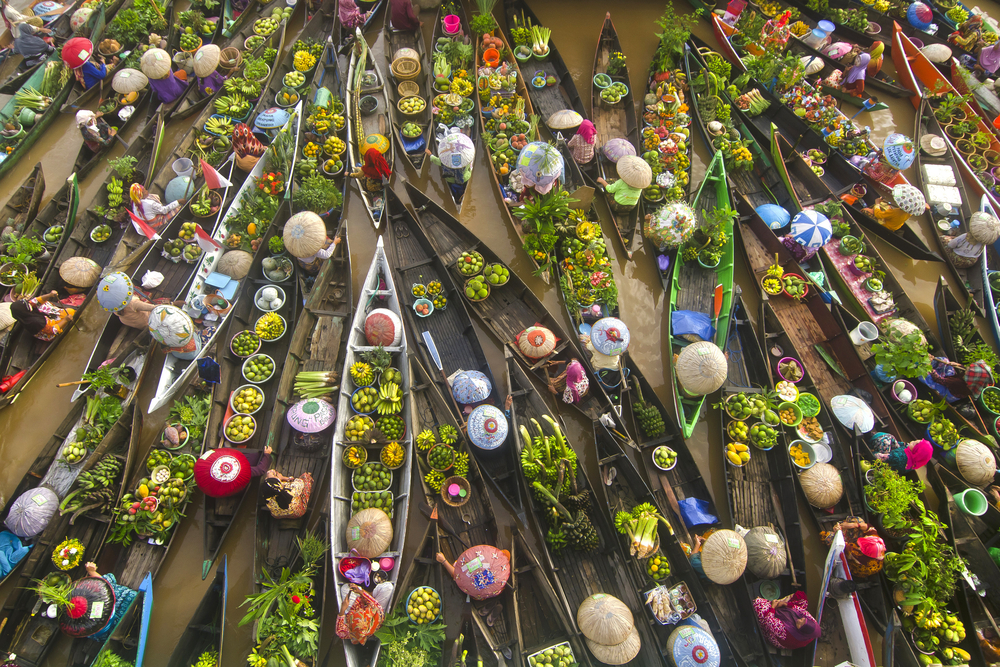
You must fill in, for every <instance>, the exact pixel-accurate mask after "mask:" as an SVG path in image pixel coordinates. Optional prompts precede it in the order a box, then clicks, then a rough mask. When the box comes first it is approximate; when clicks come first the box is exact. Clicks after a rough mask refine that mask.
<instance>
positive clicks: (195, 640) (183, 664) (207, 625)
mask: <svg viewBox="0 0 1000 667" xmlns="http://www.w3.org/2000/svg"><path fill="white" fill-rule="evenodd" d="M228 599H229V558H228V556H226V555H223V556H222V562H221V563H219V567H218V568H216V570H215V578H214V579H213V580H212V583H211V584H210V585H209V587H208V590H206V591H205V595H203V596H202V598H201V602H199V603H198V606H197V607H196V608H195V610H194V613H193V614H192V615H191V620H190V621H188V624H187V627H186V628H184V632H183V634H181V636H180V639H179V640H178V641H177V646H175V647H174V651H173V653H171V654H170V659H169V660H168V661H167V667H191V665H193V664H195V663H196V662H197V661H198V657H199V656H201V655H202V654H203V653H206V652H208V651H215V652H216V654H217V655H218V661H219V664H221V663H222V646H223V638H224V636H225V630H226V603H227V601H228Z"/></svg>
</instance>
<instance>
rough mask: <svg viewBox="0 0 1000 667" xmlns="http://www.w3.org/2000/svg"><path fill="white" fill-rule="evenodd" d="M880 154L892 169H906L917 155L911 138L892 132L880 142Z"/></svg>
mask: <svg viewBox="0 0 1000 667" xmlns="http://www.w3.org/2000/svg"><path fill="white" fill-rule="evenodd" d="M882 155H883V156H884V157H885V161H886V162H888V163H889V165H890V166H891V167H893V168H894V169H907V168H908V167H909V166H910V165H911V164H913V160H914V158H916V157H917V151H916V148H915V146H914V144H913V140H912V139H910V138H909V137H907V136H906V135H903V134H899V133H898V132H893V133H892V134H890V135H889V136H888V137H886V138H885V143H883V144H882Z"/></svg>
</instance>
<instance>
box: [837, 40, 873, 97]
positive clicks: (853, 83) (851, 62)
mask: <svg viewBox="0 0 1000 667" xmlns="http://www.w3.org/2000/svg"><path fill="white" fill-rule="evenodd" d="M842 62H843V63H844V79H843V81H842V87H843V89H844V91H845V92H848V93H851V94H852V95H855V96H857V97H860V96H861V93H863V92H864V91H865V74H866V73H867V72H868V63H870V62H871V55H869V54H868V53H866V52H865V51H862V50H861V47H860V46H858V45H857V44H855V45H854V48H853V49H851V51H850V53H848V54H847V55H846V56H844V59H843V61H842Z"/></svg>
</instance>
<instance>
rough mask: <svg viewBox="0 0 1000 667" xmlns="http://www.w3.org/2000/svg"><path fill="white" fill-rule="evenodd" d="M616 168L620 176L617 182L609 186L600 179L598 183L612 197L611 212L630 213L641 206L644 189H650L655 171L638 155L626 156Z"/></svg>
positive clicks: (610, 200)
mask: <svg viewBox="0 0 1000 667" xmlns="http://www.w3.org/2000/svg"><path fill="white" fill-rule="evenodd" d="M615 166H616V167H617V168H618V175H619V176H620V178H619V179H618V180H617V181H615V182H614V183H611V184H608V182H607V181H606V180H604V179H603V178H598V179H597V182H598V183H600V184H601V185H602V186H603V187H604V191H605V192H606V193H608V194H610V195H612V196H611V197H610V198H608V206H609V207H610V208H611V210H612V211H614V212H615V213H628V212H629V211H631V210H632V209H634V208H635V207H636V206H637V205H638V204H639V196H640V195H641V194H642V190H643V188H646V187H649V184H650V183H652V182H653V171H652V170H651V169H650V167H649V165H648V164H646V161H645V160H643V159H642V158H641V157H639V156H637V155H626V156H625V157H623V158H621V159H620V160H618V163H617V164H616V165H615Z"/></svg>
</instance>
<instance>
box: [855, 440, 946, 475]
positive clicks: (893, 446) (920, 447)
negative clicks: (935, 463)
mask: <svg viewBox="0 0 1000 667" xmlns="http://www.w3.org/2000/svg"><path fill="white" fill-rule="evenodd" d="M869 446H870V447H871V449H872V453H874V454H875V456H876V457H877V458H878V459H879V460H880V461H885V462H886V463H887V464H888V465H889V467H890V468H892V469H893V470H895V471H896V472H898V473H900V474H903V473H905V472H907V471H909V470H917V469H918V468H923V467H924V466H925V465H927V462H928V461H930V460H931V455H933V453H934V448H933V447H932V446H931V443H929V442H927V441H926V440H923V439H920V440H912V441H910V442H902V441H901V440H899V439H898V438H896V436H894V435H892V434H891V433H883V432H877V433H873V434H872V435H871V438H870V440H869Z"/></svg>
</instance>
